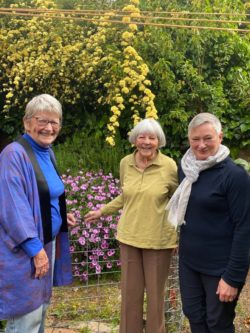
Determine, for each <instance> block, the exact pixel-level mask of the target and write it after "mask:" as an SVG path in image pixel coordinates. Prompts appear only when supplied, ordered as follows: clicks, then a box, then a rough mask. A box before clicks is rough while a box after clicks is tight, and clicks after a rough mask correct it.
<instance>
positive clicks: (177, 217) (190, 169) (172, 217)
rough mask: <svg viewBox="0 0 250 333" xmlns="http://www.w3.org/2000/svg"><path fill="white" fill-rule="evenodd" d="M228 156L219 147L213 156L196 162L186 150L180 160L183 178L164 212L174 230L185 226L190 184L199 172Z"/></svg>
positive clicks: (226, 150)
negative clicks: (179, 226)
mask: <svg viewBox="0 0 250 333" xmlns="http://www.w3.org/2000/svg"><path fill="white" fill-rule="evenodd" d="M229 154H230V151H229V149H228V148H227V147H226V146H224V145H220V146H219V150H218V151H217V153H216V154H215V155H213V156H209V157H208V158H207V159H206V160H197V159H196V157H195V155H194V153H193V152H192V150H191V148H189V149H188V150H187V152H186V153H185V155H184V156H183V158H182V160H181V166H182V170H183V172H184V174H185V178H184V179H183V180H182V182H181V183H180V185H179V186H178V188H177V190H176V191H175V193H174V195H173V196H172V198H171V199H170V201H169V202H168V204H167V207H166V210H168V211H169V212H168V220H169V222H170V223H171V224H172V225H173V226H174V227H175V228H177V226H178V225H182V224H185V220H184V217H185V214H186V210H187V205H188V200H189V197H190V193H191V189H192V184H193V183H195V182H196V181H197V179H198V177H199V175H200V172H201V171H203V170H206V169H209V168H211V167H212V166H214V165H215V164H217V163H220V162H222V161H223V160H224V159H225V158H226V157H227V156H228V155H229Z"/></svg>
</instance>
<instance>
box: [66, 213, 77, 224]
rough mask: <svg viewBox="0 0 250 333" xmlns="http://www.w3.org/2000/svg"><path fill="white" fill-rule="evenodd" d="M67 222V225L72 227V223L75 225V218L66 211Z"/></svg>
mask: <svg viewBox="0 0 250 333" xmlns="http://www.w3.org/2000/svg"><path fill="white" fill-rule="evenodd" d="M67 222H68V226H69V227H73V226H74V225H76V219H75V216H74V214H72V213H67Z"/></svg>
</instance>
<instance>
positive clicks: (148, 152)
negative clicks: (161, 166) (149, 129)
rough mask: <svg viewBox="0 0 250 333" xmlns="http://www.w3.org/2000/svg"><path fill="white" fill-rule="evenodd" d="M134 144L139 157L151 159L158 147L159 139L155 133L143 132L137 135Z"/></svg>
mask: <svg viewBox="0 0 250 333" xmlns="http://www.w3.org/2000/svg"><path fill="white" fill-rule="evenodd" d="M135 145H136V148H137V151H138V154H139V156H140V158H141V159H147V160H151V159H153V158H154V157H155V153H156V150H157V149H158V147H159V139H158V137H157V136H156V135H155V134H150V133H143V134H139V135H138V136H137V138H136V140H135Z"/></svg>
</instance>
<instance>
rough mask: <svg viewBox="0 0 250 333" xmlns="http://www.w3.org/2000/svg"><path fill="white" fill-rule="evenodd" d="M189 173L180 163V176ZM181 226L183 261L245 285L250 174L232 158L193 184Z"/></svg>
mask: <svg viewBox="0 0 250 333" xmlns="http://www.w3.org/2000/svg"><path fill="white" fill-rule="evenodd" d="M184 177H185V175H184V173H183V171H182V169H181V167H180V168H179V180H180V181H182V179H183V178H184ZM185 221H186V224H185V225H183V226H182V227H181V231H180V249H179V254H180V260H183V261H184V262H185V263H186V264H187V265H189V266H190V267H191V268H193V269H194V270H197V271H199V272H201V273H203V274H208V275H212V276H221V277H222V278H223V279H224V280H225V281H226V282H227V283H228V284H229V285H231V286H232V287H240V286H242V285H243V284H244V282H245V279H246V276H247V272H248V269H249V251H250V176H249V175H248V174H247V172H246V171H245V170H244V169H243V168H242V167H240V166H238V165H236V164H235V163H234V162H233V161H232V160H231V158H229V157H228V158H226V159H225V160H224V161H222V162H220V163H219V164H217V165H215V166H213V167H211V168H209V169H207V170H204V171H202V172H201V173H200V175H199V178H198V180H197V181H196V182H195V183H193V185H192V190H191V195H190V198H189V202H188V206H187V211H186V215H185Z"/></svg>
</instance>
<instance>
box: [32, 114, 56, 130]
mask: <svg viewBox="0 0 250 333" xmlns="http://www.w3.org/2000/svg"><path fill="white" fill-rule="evenodd" d="M33 118H35V119H36V121H37V124H38V125H39V126H41V127H46V126H47V125H48V124H51V126H52V127H53V128H54V129H55V130H57V129H59V128H60V127H61V124H60V123H58V122H56V121H54V120H48V119H43V118H39V117H33Z"/></svg>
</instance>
